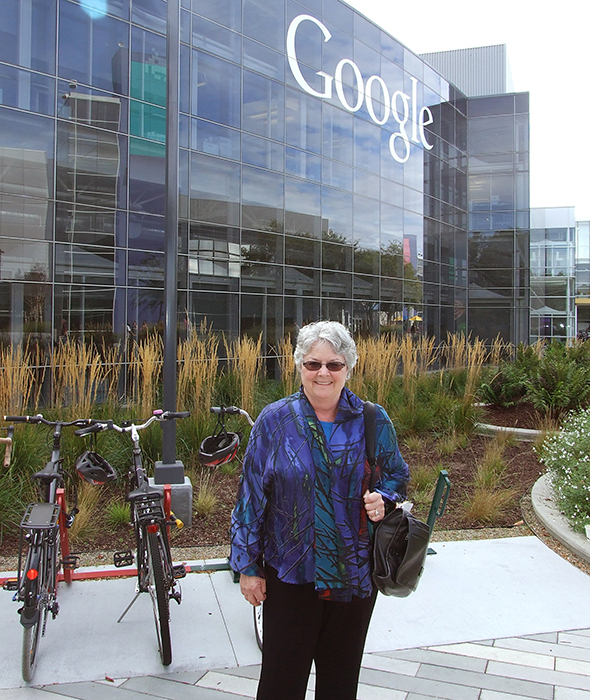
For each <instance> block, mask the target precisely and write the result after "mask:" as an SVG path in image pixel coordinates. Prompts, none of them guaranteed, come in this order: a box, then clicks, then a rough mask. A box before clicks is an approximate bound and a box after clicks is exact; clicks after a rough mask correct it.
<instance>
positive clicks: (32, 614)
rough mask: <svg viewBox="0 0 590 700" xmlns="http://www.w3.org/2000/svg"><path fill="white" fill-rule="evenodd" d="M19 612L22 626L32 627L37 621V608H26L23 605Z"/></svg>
mask: <svg viewBox="0 0 590 700" xmlns="http://www.w3.org/2000/svg"><path fill="white" fill-rule="evenodd" d="M19 612H20V623H21V625H22V626H23V627H25V628H28V627H33V626H34V625H36V624H37V623H38V622H39V608H27V607H25V606H23V607H22V608H21V609H20V610H19Z"/></svg>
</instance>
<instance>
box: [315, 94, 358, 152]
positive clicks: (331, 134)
mask: <svg viewBox="0 0 590 700" xmlns="http://www.w3.org/2000/svg"><path fill="white" fill-rule="evenodd" d="M322 124H323V134H322V138H323V149H324V150H323V154H324V156H326V157H328V158H334V160H340V161H342V162H343V163H348V164H352V154H353V140H352V125H353V116H352V114H349V113H348V112H345V111H344V110H342V109H337V108H336V107H332V106H331V105H324V115H323V122H322Z"/></svg>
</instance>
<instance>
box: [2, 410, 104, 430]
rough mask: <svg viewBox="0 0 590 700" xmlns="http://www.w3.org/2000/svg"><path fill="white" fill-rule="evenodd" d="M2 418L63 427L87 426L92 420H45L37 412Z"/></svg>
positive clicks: (16, 421) (15, 421)
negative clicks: (35, 413) (33, 414)
mask: <svg viewBox="0 0 590 700" xmlns="http://www.w3.org/2000/svg"><path fill="white" fill-rule="evenodd" d="M4 420H5V421H7V422H8V423H32V424H34V425H36V424H39V423H43V425H51V426H56V425H61V426H63V427H68V426H70V425H80V426H87V425H90V423H91V422H92V421H91V419H90V418H76V420H72V421H63V420H47V419H46V418H43V416H42V415H41V414H40V413H38V414H37V415H36V416H4Z"/></svg>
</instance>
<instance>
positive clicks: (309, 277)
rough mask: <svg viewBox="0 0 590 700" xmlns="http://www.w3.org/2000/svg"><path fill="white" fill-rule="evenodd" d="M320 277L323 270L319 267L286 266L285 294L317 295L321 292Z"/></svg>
mask: <svg viewBox="0 0 590 700" xmlns="http://www.w3.org/2000/svg"><path fill="white" fill-rule="evenodd" d="M294 257H296V255H294ZM320 277H321V271H320V270H317V269H316V270H314V269H305V268H303V269H301V268H299V267H289V266H285V283H284V284H285V294H286V295H295V296H316V297H317V296H319V294H320ZM286 303H287V302H286V300H285V304H286Z"/></svg>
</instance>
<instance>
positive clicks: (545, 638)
mask: <svg viewBox="0 0 590 700" xmlns="http://www.w3.org/2000/svg"><path fill="white" fill-rule="evenodd" d="M557 634H558V633H557V632H545V633H542V634H525V635H524V636H523V637H520V639H536V640H538V641H539V642H553V643H555V644H557ZM513 639H515V637H513Z"/></svg>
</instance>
